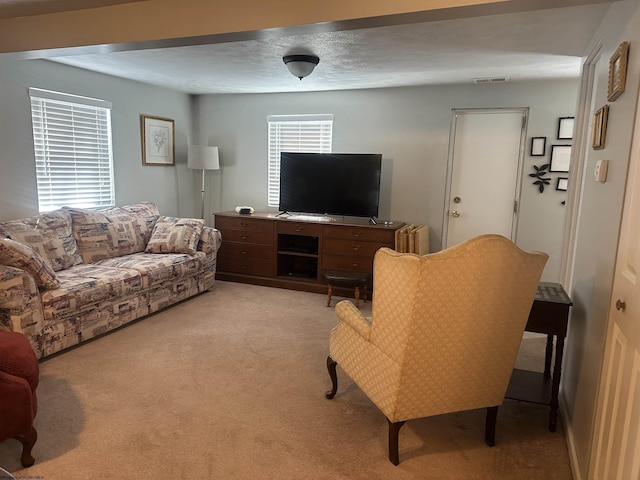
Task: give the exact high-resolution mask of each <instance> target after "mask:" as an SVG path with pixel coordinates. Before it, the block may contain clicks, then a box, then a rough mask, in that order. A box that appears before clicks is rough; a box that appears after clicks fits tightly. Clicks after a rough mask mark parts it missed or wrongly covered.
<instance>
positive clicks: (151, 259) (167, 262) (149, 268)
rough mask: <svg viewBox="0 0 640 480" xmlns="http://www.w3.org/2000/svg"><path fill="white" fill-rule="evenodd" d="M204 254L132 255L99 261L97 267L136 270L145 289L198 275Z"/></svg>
mask: <svg viewBox="0 0 640 480" xmlns="http://www.w3.org/2000/svg"><path fill="white" fill-rule="evenodd" d="M205 263H206V254H205V253H204V252H196V253H195V255H186V254H184V253H169V254H167V253H163V254H156V253H134V254H132V255H126V256H124V257H118V258H109V259H106V260H100V261H99V262H98V263H97V265H101V266H104V267H114V268H128V269H132V270H136V271H137V272H139V273H140V275H142V286H143V287H145V288H147V287H151V286H155V285H159V284H161V283H162V282H165V281H167V280H171V279H175V280H177V279H180V278H184V277H189V276H193V275H196V274H198V273H199V272H200V271H201V270H202V269H203V268H204V266H205Z"/></svg>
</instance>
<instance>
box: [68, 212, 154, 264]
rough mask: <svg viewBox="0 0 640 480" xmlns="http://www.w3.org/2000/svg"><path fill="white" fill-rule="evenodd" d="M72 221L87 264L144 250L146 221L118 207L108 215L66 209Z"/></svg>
mask: <svg viewBox="0 0 640 480" xmlns="http://www.w3.org/2000/svg"><path fill="white" fill-rule="evenodd" d="M65 209H66V210H67V211H68V212H69V213H70V215H71V218H72V219H73V235H74V237H75V239H76V242H77V244H78V248H79V250H80V254H81V255H82V259H83V260H84V262H85V263H94V262H96V261H98V260H104V259H106V258H113V257H120V256H122V255H129V254H131V253H136V252H142V251H144V248H145V245H146V238H147V230H148V227H147V222H146V221H145V219H144V217H135V216H131V215H130V214H129V213H127V212H125V211H123V210H120V209H119V208H117V207H115V208H112V209H109V210H108V211H107V212H108V213H105V212H100V211H93V210H84V209H81V208H65Z"/></svg>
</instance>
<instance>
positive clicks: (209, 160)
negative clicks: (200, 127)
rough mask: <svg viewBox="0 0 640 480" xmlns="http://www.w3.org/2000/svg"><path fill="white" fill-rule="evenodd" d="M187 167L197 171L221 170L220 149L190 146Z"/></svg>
mask: <svg viewBox="0 0 640 480" xmlns="http://www.w3.org/2000/svg"><path fill="white" fill-rule="evenodd" d="M187 166H188V167H189V168H193V169H197V170H218V169H219V168H220V158H219V157H218V147H209V146H203V145H189V154H188V156H187Z"/></svg>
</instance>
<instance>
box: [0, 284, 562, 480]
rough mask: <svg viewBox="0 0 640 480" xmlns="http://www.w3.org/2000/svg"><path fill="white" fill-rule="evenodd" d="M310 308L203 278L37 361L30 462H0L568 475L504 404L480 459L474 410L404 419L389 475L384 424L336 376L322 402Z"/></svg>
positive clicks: (529, 477)
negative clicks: (201, 284) (183, 296)
mask: <svg viewBox="0 0 640 480" xmlns="http://www.w3.org/2000/svg"><path fill="white" fill-rule="evenodd" d="M337 300H340V298H338V299H337ZM333 304H335V302H333ZM325 305H326V297H325V296H323V295H318V294H312V293H305V292H295V291H289V290H282V289H274V288H268V287H259V286H252V285H243V284H236V283H231V282H217V283H216V285H215V286H214V287H213V289H212V290H211V291H209V292H207V293H205V294H202V295H200V296H198V297H196V298H193V299H190V300H187V301H185V302H183V303H181V304H179V305H176V306H174V307H171V308H169V309H167V310H165V311H163V312H160V313H158V314H155V315H152V316H150V317H147V318H144V319H142V320H140V321H137V322H135V323H133V324H130V325H128V326H126V327H124V328H122V329H120V330H118V331H115V332H112V333H110V334H107V335H105V336H103V337H101V338H98V339H96V340H94V341H92V342H89V343H87V344H83V345H81V346H80V347H78V348H75V349H73V350H70V351H67V352H64V353H62V354H60V355H57V356H55V357H53V358H50V359H47V360H45V361H43V362H41V365H40V367H41V383H40V386H39V388H38V397H39V413H38V417H37V419H36V423H35V426H36V428H37V430H38V433H39V439H38V443H36V446H35V448H34V451H33V453H34V456H35V457H36V464H35V465H34V466H32V467H30V468H26V469H25V468H22V467H21V466H20V463H19V456H20V444H19V443H18V442H16V441H13V440H8V441H6V442H3V443H1V444H0V466H2V467H3V468H5V469H6V470H8V471H10V472H12V473H13V474H14V475H15V476H16V477H18V478H21V477H22V478H41V479H44V480H58V479H60V480H62V479H64V480H75V479H94V478H95V479H136V480H139V479H252V480H254V479H274V478H279V479H326V480H329V479H331V480H334V479H340V478H349V479H385V480H387V479H389V480H394V479H398V480H401V479H434V480H440V479H442V480H454V479H455V480H463V479H464V480H474V479H477V480H483V479H491V480H493V479H498V478H499V479H518V480H522V479H526V480H537V479H540V480H554V479H558V480H565V479H571V478H572V477H571V469H570V465H569V457H568V453H567V447H566V442H565V438H564V433H563V431H562V426H561V425H559V428H558V431H557V432H555V433H551V432H549V431H548V430H547V418H548V408H546V407H544V406H539V405H533V404H528V403H522V402H516V401H509V400H507V401H505V403H504V405H503V406H502V407H501V409H500V412H499V415H498V427H497V435H496V441H497V444H496V446H495V447H494V448H489V447H487V446H486V445H485V443H484V440H483V439H484V411H470V412H463V413H457V414H451V415H443V416H439V417H433V418H427V419H421V420H413V421H409V422H407V424H406V425H405V426H404V427H403V429H402V430H401V432H400V460H401V463H400V465H399V466H397V467H394V466H393V465H392V464H391V463H390V462H389V460H388V458H387V422H386V419H385V418H384V416H383V415H382V414H381V413H380V412H379V411H378V410H377V408H376V407H375V406H374V405H373V404H372V403H371V402H370V401H369V400H368V399H367V398H366V396H365V395H363V394H362V392H361V391H360V390H359V389H358V388H357V387H356V386H355V385H354V384H353V383H352V382H351V381H350V380H349V379H348V377H346V376H345V375H344V374H342V372H341V371H340V369H338V376H339V381H340V384H339V390H338V394H337V395H336V397H335V399H333V400H331V401H329V400H326V399H325V398H324V392H325V390H327V389H328V388H329V387H330V380H329V377H328V374H327V371H326V366H325V360H326V356H327V352H328V338H329V331H330V330H331V328H332V327H333V326H334V325H335V323H336V317H335V314H334V311H333V308H327V307H326V306H325ZM370 308H371V304H370V303H367V304H365V305H364V306H363V307H362V309H363V310H364V311H365V312H367V311H368V312H370ZM544 342H545V338H544V337H543V336H540V335H533V334H525V337H524V339H523V344H522V347H521V353H520V356H519V358H518V365H517V366H519V367H522V368H529V369H535V370H541V369H542V363H543V357H544Z"/></svg>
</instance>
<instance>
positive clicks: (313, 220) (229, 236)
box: [214, 212, 404, 296]
mask: <svg viewBox="0 0 640 480" xmlns="http://www.w3.org/2000/svg"><path fill="white" fill-rule="evenodd" d="M281 213H282V212H281ZM281 213H280V214H275V213H253V214H251V215H240V214H238V213H236V212H223V213H216V214H215V215H214V219H215V227H216V228H217V229H218V230H220V232H221V233H222V246H221V247H220V250H219V252H218V259H217V272H216V278H218V279H220V280H226V281H232V282H241V283H251V284H255V285H266V286H270V287H280V288H289V289H292V290H303V291H307V292H314V293H326V292H327V285H326V283H325V280H324V274H325V272H327V271H333V272H343V273H345V274H348V273H366V274H370V276H369V278H371V277H372V274H373V256H374V254H375V252H376V251H377V250H378V249H379V248H380V247H389V248H395V235H396V231H397V230H398V229H399V228H401V227H402V226H404V223H402V222H394V223H393V224H392V225H383V224H371V223H369V219H367V218H352V219H349V220H345V219H343V220H336V219H330V220H331V221H330V222H328V221H326V220H325V221H322V220H320V221H318V220H317V219H318V218H328V217H310V218H308V219H307V218H306V216H304V217H302V218H301V217H297V216H289V217H280V216H279V215H281ZM371 286H372V285H371V282H369V285H368V287H369V288H371ZM337 293H339V294H343V295H345V296H352V295H353V290H352V289H347V288H344V289H342V290H339V291H338V292H337Z"/></svg>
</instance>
